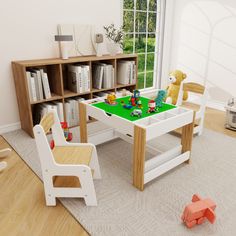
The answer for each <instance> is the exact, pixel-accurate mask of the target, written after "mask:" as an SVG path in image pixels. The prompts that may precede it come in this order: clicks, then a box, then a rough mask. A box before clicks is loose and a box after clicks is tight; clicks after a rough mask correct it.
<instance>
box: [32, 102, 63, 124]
mask: <svg viewBox="0 0 236 236" xmlns="http://www.w3.org/2000/svg"><path fill="white" fill-rule="evenodd" d="M51 110H55V111H56V112H57V114H58V117H59V120H60V122H63V121H64V116H63V104H62V102H58V101H56V102H50V103H49V102H46V103H41V104H37V105H36V106H35V109H34V113H33V121H34V124H39V123H40V121H41V119H42V118H43V116H44V115H45V114H47V113H48V112H50V111H51Z"/></svg>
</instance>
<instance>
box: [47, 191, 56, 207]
mask: <svg viewBox="0 0 236 236" xmlns="http://www.w3.org/2000/svg"><path fill="white" fill-rule="evenodd" d="M45 198H46V205H47V206H56V198H55V197H54V196H52V195H51V194H50V193H46V192H45Z"/></svg>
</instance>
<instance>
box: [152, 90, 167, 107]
mask: <svg viewBox="0 0 236 236" xmlns="http://www.w3.org/2000/svg"><path fill="white" fill-rule="evenodd" d="M166 94H167V91H166V90H163V89H161V90H158V93H157V97H156V98H155V99H154V100H155V102H156V107H158V108H159V107H162V102H163V101H164V99H165V98H166Z"/></svg>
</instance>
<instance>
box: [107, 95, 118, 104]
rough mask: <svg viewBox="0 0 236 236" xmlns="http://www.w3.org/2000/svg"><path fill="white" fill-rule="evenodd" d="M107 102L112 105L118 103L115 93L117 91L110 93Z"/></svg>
mask: <svg viewBox="0 0 236 236" xmlns="http://www.w3.org/2000/svg"><path fill="white" fill-rule="evenodd" d="M106 102H107V103H108V104H110V105H114V104H116V95H115V93H111V94H108V95H107V99H106Z"/></svg>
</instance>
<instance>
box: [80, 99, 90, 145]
mask: <svg viewBox="0 0 236 236" xmlns="http://www.w3.org/2000/svg"><path fill="white" fill-rule="evenodd" d="M86 116H87V112H86V104H84V103H79V125H80V142H81V143H87V142H88V134H87V117H86Z"/></svg>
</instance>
